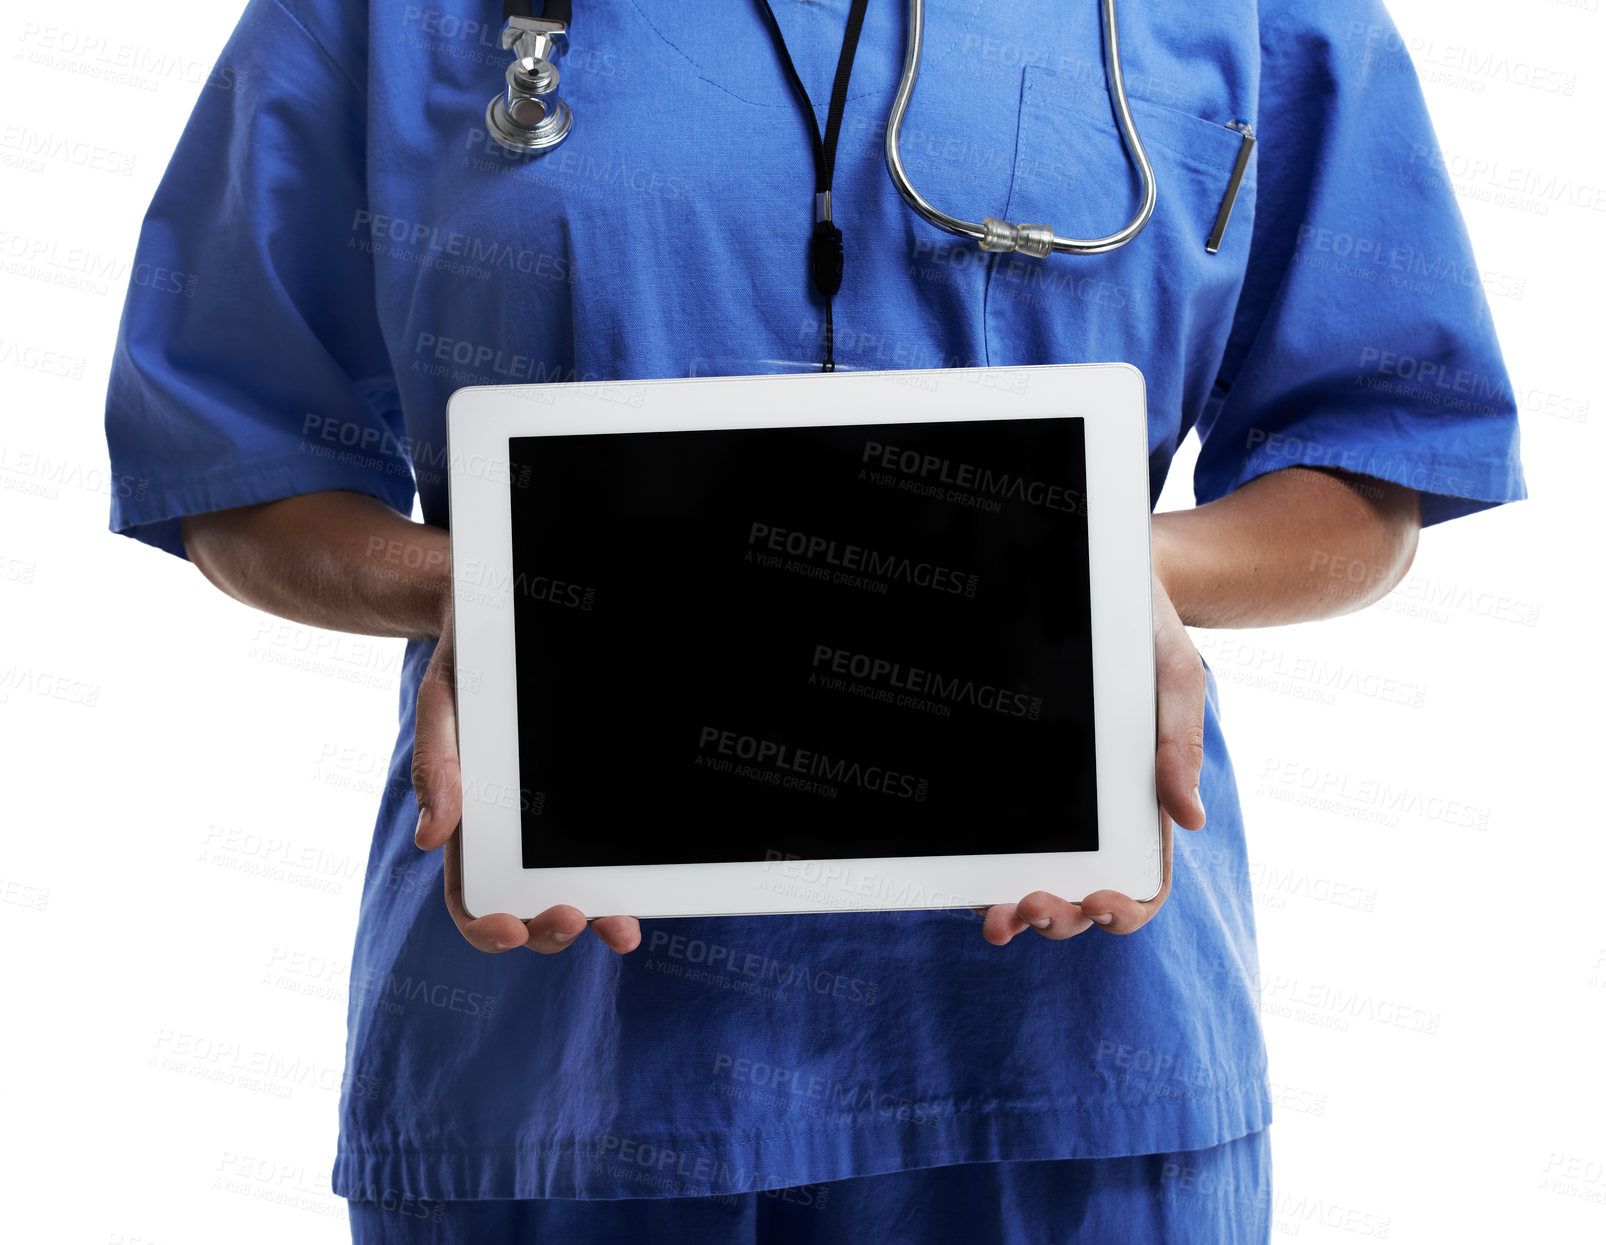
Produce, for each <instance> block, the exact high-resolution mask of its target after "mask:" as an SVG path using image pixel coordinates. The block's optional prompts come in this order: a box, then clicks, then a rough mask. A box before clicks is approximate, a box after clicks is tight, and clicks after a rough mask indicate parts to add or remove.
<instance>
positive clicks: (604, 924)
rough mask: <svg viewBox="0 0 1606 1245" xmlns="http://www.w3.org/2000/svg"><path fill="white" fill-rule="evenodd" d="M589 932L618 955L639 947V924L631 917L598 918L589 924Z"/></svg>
mask: <svg viewBox="0 0 1606 1245" xmlns="http://www.w3.org/2000/svg"><path fill="white" fill-rule="evenodd" d="M591 932H592V933H593V934H595V935H596V936H597V937H598V938H600V939H602V941H603V943H604V944H605V945H606V946H607V947H608V948H609V949H611V950H613V951H617V952H618V953H619V954H620V955H625V954H628V953H629V952H631V951H634V950H635V949H636V948H637V947H639V946H640V945H641V922H640V921H638V920H636V918H635V917H633V916H599V917H597V918H596V920H594V921H592V922H591Z"/></svg>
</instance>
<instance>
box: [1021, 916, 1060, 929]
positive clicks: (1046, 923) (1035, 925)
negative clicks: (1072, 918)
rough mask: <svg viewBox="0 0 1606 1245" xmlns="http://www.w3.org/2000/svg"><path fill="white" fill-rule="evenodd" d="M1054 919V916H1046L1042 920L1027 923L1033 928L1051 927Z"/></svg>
mask: <svg viewBox="0 0 1606 1245" xmlns="http://www.w3.org/2000/svg"><path fill="white" fill-rule="evenodd" d="M1053 920H1054V918H1053V917H1051V916H1045V917H1044V918H1043V919H1042V920H1040V921H1028V922H1027V924H1028V925H1030V926H1031V927H1032V928H1033V929H1047V928H1048V927H1049V925H1050V924H1051V923H1052V922H1053Z"/></svg>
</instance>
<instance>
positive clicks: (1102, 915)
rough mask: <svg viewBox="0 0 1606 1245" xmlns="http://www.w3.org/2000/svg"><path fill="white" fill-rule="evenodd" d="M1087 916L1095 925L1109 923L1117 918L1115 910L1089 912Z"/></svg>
mask: <svg viewBox="0 0 1606 1245" xmlns="http://www.w3.org/2000/svg"><path fill="white" fill-rule="evenodd" d="M1087 916H1088V919H1089V920H1090V921H1092V922H1093V923H1094V924H1095V925H1108V924H1109V923H1110V922H1111V921H1113V920H1115V913H1113V912H1099V913H1093V912H1089V913H1088V914H1087Z"/></svg>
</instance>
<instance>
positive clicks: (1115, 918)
mask: <svg viewBox="0 0 1606 1245" xmlns="http://www.w3.org/2000/svg"><path fill="white" fill-rule="evenodd" d="M1171 839H1172V831H1171V819H1170V818H1169V817H1167V816H1166V815H1165V814H1164V813H1161V814H1160V852H1161V862H1162V864H1161V871H1160V889H1159V891H1158V892H1156V894H1155V896H1154V898H1153V899H1150V900H1147V901H1139V900H1136V899H1133V898H1132V897H1131V896H1130V895H1126V894H1123V893H1122V892H1120V891H1112V890H1102V891H1094V892H1093V893H1092V894H1091V895H1087V896H1084V897H1083V899H1082V903H1081V908H1082V912H1083V914H1084V915H1085V916H1086V917H1087V919H1088V920H1089V921H1090V922H1092V923H1093V924H1094V925H1097V926H1098V927H1099V928H1100V929H1102V930H1103V931H1104V932H1105V933H1108V934H1130V933H1132V932H1134V931H1135V930H1139V929H1142V928H1143V927H1144V926H1145V925H1147V924H1148V923H1149V922H1150V921H1152V920H1153V919H1154V917H1155V914H1156V913H1158V912H1159V911H1160V909H1161V908H1163V907H1164V906H1165V901H1166V899H1167V897H1169V896H1170V894H1171Z"/></svg>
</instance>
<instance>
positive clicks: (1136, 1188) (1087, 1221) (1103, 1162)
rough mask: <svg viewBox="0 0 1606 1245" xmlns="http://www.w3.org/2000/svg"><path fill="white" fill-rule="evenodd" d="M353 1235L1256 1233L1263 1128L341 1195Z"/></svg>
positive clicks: (1238, 1238)
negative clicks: (751, 1169)
mask: <svg viewBox="0 0 1606 1245" xmlns="http://www.w3.org/2000/svg"><path fill="white" fill-rule="evenodd" d="M348 1205H349V1207H350V1211H351V1239H352V1241H353V1242H354V1243H355V1245H413V1243H415V1242H417V1243H419V1245H422V1243H424V1242H429V1245H447V1243H450V1245H493V1243H495V1245H502V1243H504V1242H505V1243H507V1245H526V1243H529V1245H535V1243H536V1242H540V1243H542V1245H544V1243H545V1242H553V1243H554V1245H557V1243H562V1245H614V1242H618V1243H619V1245H643V1243H646V1242H650V1243H651V1245H860V1242H863V1243H864V1245H886V1243H887V1242H893V1241H895V1242H899V1243H900V1245H902V1243H904V1242H907V1243H909V1245H925V1243H926V1242H936V1243H938V1245H946V1243H947V1242H954V1241H958V1242H964V1245H992V1243H993V1242H997V1243H998V1245H1111V1243H1113V1242H1119V1243H1120V1245H1265V1243H1266V1242H1268V1241H1269V1240H1270V1239H1271V1207H1272V1201H1271V1145H1270V1140H1269V1138H1268V1136H1267V1133H1266V1131H1265V1130H1264V1129H1263V1130H1261V1131H1260V1132H1257V1133H1251V1134H1249V1135H1248V1136H1247V1137H1240V1138H1238V1139H1237V1140H1235V1141H1229V1142H1225V1143H1224V1144H1222V1145H1219V1146H1213V1147H1211V1148H1210V1149H1208V1150H1183V1151H1178V1152H1176V1153H1173V1154H1144V1155H1135V1156H1132V1157H1128V1158H1109V1159H1054V1160H1048V1161H1044V1162H1027V1163H966V1164H962V1165H959V1166H954V1167H928V1168H922V1169H919V1170H916V1171H903V1172H891V1173H889V1174H887V1175H883V1176H858V1177H854V1178H853V1179H850V1180H833V1181H830V1182H829V1183H826V1184H815V1185H801V1186H798V1187H796V1188H791V1189H773V1190H770V1191H768V1192H764V1193H740V1194H731V1195H728V1196H724V1197H684V1198H680V1197H669V1198H625V1199H622V1200H619V1201H571V1200H567V1199H556V1198H543V1199H537V1200H528V1201H472V1202H443V1201H433V1200H429V1199H422V1200H413V1199H400V1198H392V1199H386V1200H384V1201H381V1202H350V1203H349V1204H348Z"/></svg>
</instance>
